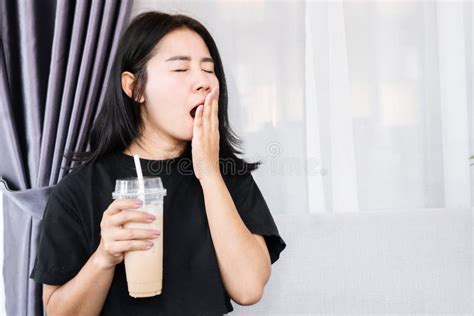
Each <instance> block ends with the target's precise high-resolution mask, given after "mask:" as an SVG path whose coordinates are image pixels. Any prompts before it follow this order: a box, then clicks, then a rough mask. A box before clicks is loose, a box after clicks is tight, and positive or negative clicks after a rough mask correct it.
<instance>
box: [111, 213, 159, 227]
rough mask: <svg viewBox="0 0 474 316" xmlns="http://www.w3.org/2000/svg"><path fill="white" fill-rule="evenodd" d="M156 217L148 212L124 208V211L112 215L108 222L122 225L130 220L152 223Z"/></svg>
mask: <svg viewBox="0 0 474 316" xmlns="http://www.w3.org/2000/svg"><path fill="white" fill-rule="evenodd" d="M154 219H155V217H154V216H153V215H152V214H149V213H147V212H142V211H131V210H123V211H122V212H120V213H118V214H115V215H114V216H111V217H110V219H109V221H108V223H109V225H110V226H121V225H124V224H125V223H128V222H144V223H151V222H153V221H154Z"/></svg>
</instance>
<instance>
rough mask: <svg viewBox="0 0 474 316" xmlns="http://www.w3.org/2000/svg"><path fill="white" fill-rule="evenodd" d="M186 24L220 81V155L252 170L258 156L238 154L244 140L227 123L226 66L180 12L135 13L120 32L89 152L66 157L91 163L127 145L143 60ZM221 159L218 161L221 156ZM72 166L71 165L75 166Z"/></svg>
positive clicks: (137, 119)
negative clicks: (127, 88) (124, 77)
mask: <svg viewBox="0 0 474 316" xmlns="http://www.w3.org/2000/svg"><path fill="white" fill-rule="evenodd" d="M180 28H187V29H189V30H191V31H194V32H196V33H197V34H199V35H200V36H201V38H202V39H203V40H204V42H205V43H206V45H207V47H208V49H209V52H210V54H211V57H212V58H213V60H214V72H215V75H216V76H217V79H218V80H219V91H220V93H219V113H218V120H219V135H220V137H219V139H220V144H219V151H220V152H219V158H220V159H222V158H224V160H225V163H226V164H227V163H228V162H229V159H230V160H231V161H232V163H233V164H234V167H236V168H238V169H239V170H245V171H252V170H255V169H257V168H258V166H259V165H260V164H261V162H260V161H257V162H254V163H249V162H246V161H245V160H243V159H242V158H239V157H237V156H236V155H241V154H243V153H242V151H241V150H240V149H238V148H241V145H242V140H241V139H240V138H239V137H238V136H237V135H236V134H235V132H234V131H233V130H232V128H231V127H230V125H229V119H228V115H227V109H228V105H227V103H228V102H227V101H228V100H227V99H228V98H227V85H226V80H225V75H224V67H223V65H222V61H221V58H220V55H219V51H218V49H217V46H216V44H215V42H214V39H213V38H212V36H211V34H210V33H209V32H208V30H207V29H206V27H205V26H204V25H202V24H201V23H200V22H199V21H197V20H195V19H193V18H191V17H189V16H186V15H182V14H167V13H163V12H158V11H149V12H145V13H142V14H140V15H138V16H136V17H135V18H134V19H133V20H132V21H131V22H130V24H129V26H128V27H127V29H126V30H125V32H124V33H123V35H122V37H121V39H120V43H119V46H118V50H117V54H116V56H115V59H114V63H113V67H112V69H111V74H110V79H109V82H108V84H107V91H106V94H105V99H104V103H103V105H102V108H101V110H100V112H99V114H98V116H97V118H96V120H95V122H94V125H93V127H92V130H91V132H90V135H89V145H90V151H87V152H70V153H68V154H65V157H66V159H68V160H70V161H71V162H73V163H76V162H80V163H82V164H81V165H85V164H88V163H91V162H93V161H95V160H96V159H98V158H99V157H101V156H103V155H106V154H108V153H111V152H116V151H123V150H125V149H126V148H127V147H128V146H129V145H130V144H131V143H132V142H133V140H135V139H136V138H137V137H138V136H140V133H141V127H142V119H141V116H140V106H139V104H138V103H137V100H140V98H141V96H142V95H143V93H144V89H145V85H146V81H147V71H146V64H147V63H148V61H149V60H150V59H151V58H152V57H153V55H154V54H155V47H156V45H157V44H158V42H159V41H160V40H161V39H162V38H163V37H164V36H165V35H166V34H168V33H170V32H171V31H173V30H176V29H180ZM124 71H129V72H131V73H132V74H134V76H135V82H134V85H133V91H132V96H131V97H129V96H127V94H125V92H124V91H123V90H122V85H121V74H122V72H124ZM185 152H186V153H188V154H189V153H190V152H191V141H188V142H187V144H186V149H185ZM220 162H221V163H222V160H221V161H220ZM73 168H74V167H73Z"/></svg>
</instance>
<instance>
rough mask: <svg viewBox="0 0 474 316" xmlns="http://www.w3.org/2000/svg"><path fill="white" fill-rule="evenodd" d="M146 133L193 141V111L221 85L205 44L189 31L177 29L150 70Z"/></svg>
mask: <svg viewBox="0 0 474 316" xmlns="http://www.w3.org/2000/svg"><path fill="white" fill-rule="evenodd" d="M146 69H147V82H146V86H145V93H144V97H145V105H144V107H142V117H143V122H144V124H145V132H149V131H150V129H151V130H153V132H154V133H156V132H158V133H160V135H162V136H164V137H172V138H173V139H176V140H184V141H189V140H191V139H192V134H193V122H194V118H193V117H192V116H191V115H190V111H191V110H192V109H193V108H194V107H195V106H196V105H199V104H202V103H204V99H205V97H206V95H207V94H208V93H209V92H211V91H212V89H213V88H214V87H216V86H219V81H218V79H217V77H216V75H215V73H214V63H213V62H212V58H211V55H210V53H209V50H208V48H207V46H206V44H205V42H204V40H203V39H202V38H201V37H200V36H199V35H198V34H197V33H195V32H193V31H191V30H189V29H177V30H174V31H172V32H170V33H168V34H167V35H165V36H164V37H163V38H162V39H161V40H160V42H159V43H158V47H157V53H156V54H155V55H154V56H153V57H152V58H151V59H150V60H149V62H148V63H147V66H146Z"/></svg>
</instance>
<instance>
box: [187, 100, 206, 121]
mask: <svg viewBox="0 0 474 316" xmlns="http://www.w3.org/2000/svg"><path fill="white" fill-rule="evenodd" d="M201 104H204V103H200V104H197V105H196V106H195V107H193V108H192V109H191V111H189V115H191V117H192V118H194V117H195V116H196V110H197V108H198V107H199V106H200V105H201Z"/></svg>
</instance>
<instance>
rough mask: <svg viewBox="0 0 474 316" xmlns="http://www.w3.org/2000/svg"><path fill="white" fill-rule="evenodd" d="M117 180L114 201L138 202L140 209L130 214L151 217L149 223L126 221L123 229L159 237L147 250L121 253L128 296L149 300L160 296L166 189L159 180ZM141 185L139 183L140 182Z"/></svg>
mask: <svg viewBox="0 0 474 316" xmlns="http://www.w3.org/2000/svg"><path fill="white" fill-rule="evenodd" d="M140 180H142V182H141V181H139V179H138V178H126V179H118V180H116V182H115V191H114V192H113V193H112V197H113V198H114V199H140V200H142V201H143V206H142V207H141V208H139V209H132V210H134V211H143V212H147V213H150V214H153V215H154V216H155V217H156V219H155V220H154V221H153V222H151V223H143V222H127V223H126V224H125V225H123V227H124V228H141V229H142V228H145V229H158V230H160V232H161V234H160V236H158V238H156V239H154V240H153V242H154V245H153V247H152V248H151V249H147V250H134V251H127V252H125V254H124V257H125V258H124V261H125V273H126V277H127V285H128V293H129V295H130V296H132V297H151V296H155V295H159V294H161V291H162V286H163V198H164V196H165V195H166V189H165V188H163V183H162V181H161V178H160V177H143V179H140ZM140 182H141V183H140Z"/></svg>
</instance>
